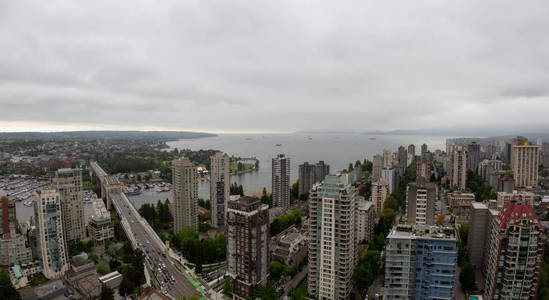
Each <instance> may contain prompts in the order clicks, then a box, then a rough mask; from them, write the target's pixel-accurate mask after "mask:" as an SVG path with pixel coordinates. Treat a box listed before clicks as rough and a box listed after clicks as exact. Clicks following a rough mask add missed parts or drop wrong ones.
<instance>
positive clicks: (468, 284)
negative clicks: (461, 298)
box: [459, 262, 476, 291]
mask: <svg viewBox="0 0 549 300" xmlns="http://www.w3.org/2000/svg"><path fill="white" fill-rule="evenodd" d="M475 280H476V279H475V267H474V266H473V265H472V264H471V263H469V262H466V263H465V264H464V266H463V267H462V268H461V272H460V273H459V282H460V283H461V287H462V288H463V290H465V291H471V290H474V289H475Z"/></svg>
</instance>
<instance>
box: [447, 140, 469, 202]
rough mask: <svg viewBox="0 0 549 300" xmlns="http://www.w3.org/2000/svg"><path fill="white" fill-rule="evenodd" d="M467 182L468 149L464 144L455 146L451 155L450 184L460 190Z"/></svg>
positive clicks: (463, 188)
mask: <svg viewBox="0 0 549 300" xmlns="http://www.w3.org/2000/svg"><path fill="white" fill-rule="evenodd" d="M466 184H467V149H465V148H463V147H462V146H455V147H453V150H452V153H451V155H450V186H451V187H453V188H455V189H458V190H460V191H462V190H465V185H466Z"/></svg>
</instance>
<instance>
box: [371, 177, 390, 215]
mask: <svg viewBox="0 0 549 300" xmlns="http://www.w3.org/2000/svg"><path fill="white" fill-rule="evenodd" d="M388 195H389V185H388V184H387V183H386V182H385V181H384V180H383V179H382V180H380V181H376V182H374V183H372V186H371V199H372V205H373V212H374V214H375V215H380V214H381V213H382V212H383V204H385V199H387V196H388Z"/></svg>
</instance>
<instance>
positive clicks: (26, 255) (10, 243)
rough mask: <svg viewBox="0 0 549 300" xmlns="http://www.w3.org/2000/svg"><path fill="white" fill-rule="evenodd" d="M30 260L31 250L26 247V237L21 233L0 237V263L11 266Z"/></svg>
mask: <svg viewBox="0 0 549 300" xmlns="http://www.w3.org/2000/svg"><path fill="white" fill-rule="evenodd" d="M31 261H32V250H31V249H30V247H27V243H26V239H25V237H24V236H23V235H21V234H16V235H14V236H5V237H4V238H1V239H0V265H3V266H13V265H16V264H24V263H29V262H31Z"/></svg>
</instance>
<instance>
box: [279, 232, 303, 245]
mask: <svg viewBox="0 0 549 300" xmlns="http://www.w3.org/2000/svg"><path fill="white" fill-rule="evenodd" d="M302 238H303V235H302V234H301V233H299V232H290V233H288V234H286V235H285V236H283V237H282V238H280V241H281V242H284V243H288V244H292V243H294V242H296V241H298V240H300V239H302Z"/></svg>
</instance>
